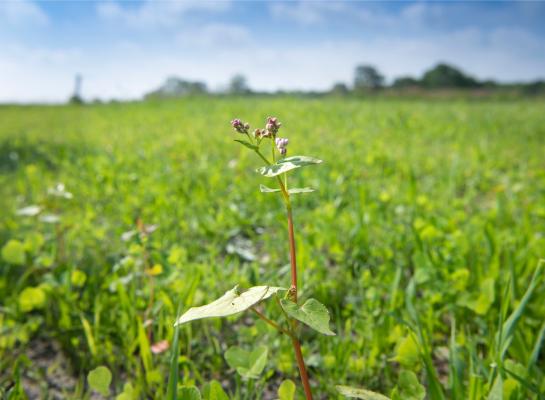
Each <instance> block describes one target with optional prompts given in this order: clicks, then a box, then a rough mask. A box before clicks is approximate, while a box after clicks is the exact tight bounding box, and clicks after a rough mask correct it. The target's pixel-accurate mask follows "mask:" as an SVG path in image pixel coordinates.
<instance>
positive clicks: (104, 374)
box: [87, 366, 112, 396]
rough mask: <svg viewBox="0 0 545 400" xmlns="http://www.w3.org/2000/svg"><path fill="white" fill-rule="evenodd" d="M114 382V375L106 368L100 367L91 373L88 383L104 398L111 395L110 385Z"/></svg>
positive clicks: (88, 376)
mask: <svg viewBox="0 0 545 400" xmlns="http://www.w3.org/2000/svg"><path fill="white" fill-rule="evenodd" d="M111 382H112V373H111V372H110V370H109V369H108V368H106V367H104V366H100V367H97V368H95V369H94V370H92V371H91V372H89V374H88V375H87V383H89V386H90V387H91V389H93V390H95V391H97V392H99V393H100V394H101V395H103V396H108V395H109V394H110V383H111Z"/></svg>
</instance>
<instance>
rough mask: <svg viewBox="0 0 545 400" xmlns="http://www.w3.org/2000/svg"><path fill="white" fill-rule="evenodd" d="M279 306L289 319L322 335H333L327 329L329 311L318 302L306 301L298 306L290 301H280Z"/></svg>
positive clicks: (333, 333)
mask: <svg viewBox="0 0 545 400" xmlns="http://www.w3.org/2000/svg"><path fill="white" fill-rule="evenodd" d="M280 304H281V305H282V308H283V309H284V311H286V313H287V314H288V315H289V316H290V317H292V318H295V319H296V320H298V321H301V322H302V323H304V324H306V325H308V326H309V327H311V328H312V329H314V330H316V331H318V332H320V333H322V334H324V335H328V336H334V335H335V332H333V331H332V330H331V329H329V311H327V308H326V306H324V305H323V304H322V303H320V302H319V301H318V300H315V299H308V300H307V301H305V303H304V304H303V305H301V306H300V305H298V304H296V303H294V302H292V301H290V300H286V299H282V300H280Z"/></svg>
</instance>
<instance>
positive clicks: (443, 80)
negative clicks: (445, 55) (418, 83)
mask: <svg viewBox="0 0 545 400" xmlns="http://www.w3.org/2000/svg"><path fill="white" fill-rule="evenodd" d="M422 84H423V85H424V86H425V87H428V88H473V87H479V86H481V85H480V83H479V82H478V81H477V80H476V79H475V78H473V77H471V76H469V75H466V74H465V73H464V72H462V71H461V70H459V69H458V68H456V67H454V66H451V65H448V64H438V65H436V66H435V67H433V68H432V69H430V70H428V71H426V72H425V73H424V76H423V77H422Z"/></svg>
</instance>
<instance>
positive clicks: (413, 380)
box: [392, 370, 426, 400]
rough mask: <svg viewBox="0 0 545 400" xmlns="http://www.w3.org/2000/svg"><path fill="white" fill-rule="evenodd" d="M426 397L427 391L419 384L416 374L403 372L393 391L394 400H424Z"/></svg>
mask: <svg viewBox="0 0 545 400" xmlns="http://www.w3.org/2000/svg"><path fill="white" fill-rule="evenodd" d="M425 397H426V389H425V388H424V386H422V385H421V384H420V382H418V377H417V376H416V374H415V373H414V372H412V371H407V370H402V371H401V372H400V373H399V380H398V382H397V386H396V387H395V388H394V390H393V391H392V400H424V398H425Z"/></svg>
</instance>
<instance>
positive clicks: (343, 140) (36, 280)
mask: <svg viewBox="0 0 545 400" xmlns="http://www.w3.org/2000/svg"><path fill="white" fill-rule="evenodd" d="M268 115H275V116H277V117H278V118H279V119H280V121H282V123H283V127H282V134H283V135H284V136H287V137H289V139H290V147H289V151H290V154H291V155H296V154H308V155H312V156H316V157H319V158H321V159H323V160H324V163H323V164H322V165H319V166H316V167H312V168H308V169H305V170H304V171H303V170H301V171H297V173H295V174H293V178H291V179H292V182H293V184H294V185H296V184H297V183H303V181H304V185H307V186H312V187H314V188H316V189H317V192H316V193H313V194H311V195H301V196H300V197H297V198H296V199H295V204H294V209H295V215H294V218H295V227H296V240H297V249H298V253H299V262H300V266H301V276H302V278H301V281H302V282H303V286H302V287H301V295H302V297H310V296H312V297H315V298H317V299H318V300H319V301H321V302H322V303H324V304H325V305H326V306H327V307H328V309H329V310H330V311H331V314H332V324H331V325H332V328H333V330H334V331H335V332H336V333H337V336H335V337H333V338H330V337H324V336H320V335H318V334H315V333H312V332H310V331H306V330H305V331H304V338H305V340H304V353H305V356H306V358H307V360H308V361H307V362H308V365H309V369H310V374H311V379H312V383H313V385H314V386H315V388H316V394H317V398H320V399H326V398H327V399H329V398H337V396H338V395H337V394H335V393H336V392H335V390H334V385H336V384H350V385H353V386H363V387H367V388H369V389H373V390H377V391H380V392H383V393H389V392H390V391H391V390H392V388H393V387H394V386H395V385H396V384H397V382H398V376H399V372H400V370H402V369H404V370H410V371H414V372H415V373H416V374H417V376H418V378H419V380H420V382H421V383H423V384H424V385H425V386H426V387H427V388H428V390H429V388H430V386H433V385H440V387H441V388H442V390H443V391H444V393H445V396H446V397H447V398H453V399H468V398H471V399H480V398H484V397H485V394H487V393H488V392H489V389H490V387H491V386H492V384H493V382H491V381H490V377H491V376H493V375H492V374H491V372H492V371H493V368H494V366H493V363H494V362H496V360H497V355H498V348H497V346H498V341H499V338H498V337H497V333H498V332H499V331H500V330H501V329H500V324H501V323H502V322H503V321H504V320H505V318H506V317H507V316H508V315H509V314H510V313H511V312H512V311H513V310H515V309H516V308H517V306H519V305H520V301H521V299H522V297H523V295H524V293H525V291H526V289H527V288H528V286H529V282H530V279H531V277H532V275H533V273H534V271H535V270H536V266H537V264H538V261H539V259H540V257H544V254H545V253H544V250H545V237H544V234H545V202H544V196H545V172H544V171H545V170H544V167H545V160H544V158H543V154H545V152H544V150H545V114H544V113H543V102H542V101H539V100H534V101H532V100H524V99H521V100H517V101H484V100H481V101H477V100H465V101H463V100H452V99H451V100H448V99H446V100H441V101H431V100H425V99H424V100H416V101H407V100H399V99H397V100H396V99H372V98H371V99H366V100H363V99H359V98H321V99H301V98H293V97H275V98H271V97H262V96H256V97H253V98H248V97H223V98H222V97H216V98H211V97H199V96H197V97H188V98H185V99H177V100H162V101H161V100H153V101H146V102H134V103H111V104H95V105H86V106H80V105H63V106H60V105H59V106H2V107H0V121H2V123H1V124H0V207H1V210H2V211H1V212H0V245H1V246H2V261H1V268H0V299H1V301H0V388H2V390H4V391H7V389H8V388H11V387H13V385H16V384H17V382H20V383H21V384H22V385H23V386H24V387H25V388H26V390H27V394H28V395H29V396H30V397H31V398H40V397H41V396H45V394H46V393H48V395H49V398H74V399H80V398H83V397H84V396H90V392H88V391H87V388H86V386H85V376H86V374H87V373H88V372H89V371H90V370H91V369H93V368H95V367H96V366H97V365H106V366H108V367H109V368H110V370H111V371H112V374H113V383H112V385H111V387H110V389H111V393H112V395H113V394H119V393H121V392H122V391H123V385H124V384H126V383H130V384H131V386H132V388H133V389H134V390H135V393H137V396H140V397H141V398H160V397H161V396H162V395H163V394H164V392H165V389H166V379H167V376H168V369H169V352H168V351H166V352H164V351H163V352H161V351H156V350H157V346H155V347H153V345H157V343H160V342H161V341H164V340H167V341H169V343H170V342H171V340H172V335H173V322H174V320H175V317H176V313H177V308H178V306H179V304H181V307H182V309H186V308H188V307H189V306H190V305H193V304H204V303H205V302H207V301H210V300H213V299H214V298H216V297H218V296H219V295H221V294H222V293H223V292H225V291H226V290H228V289H231V288H232V287H233V286H234V285H235V284H237V283H238V284H240V285H241V286H243V287H249V286H251V285H255V284H258V283H267V284H271V285H279V286H285V285H287V284H288V282H289V266H288V263H289V259H288V254H287V245H286V236H287V232H286V229H285V228H286V227H285V220H284V215H283V211H282V207H281V203H280V199H279V198H278V197H277V196H276V195H275V194H262V193H260V192H259V183H260V182H262V180H261V179H262V178H261V177H260V176H259V175H258V174H256V173H255V172H254V169H255V168H256V167H257V166H259V165H260V163H259V160H258V159H257V158H256V157H254V156H253V155H252V154H250V153H249V152H246V151H243V150H244V149H243V148H242V147H241V146H239V145H238V144H237V143H235V142H233V139H236V138H237V137H236V136H237V134H236V133H234V132H233V131H232V129H231V127H230V126H229V121H230V120H231V119H233V118H234V117H240V118H242V119H244V120H247V121H248V122H250V124H251V125H252V127H260V126H261V125H262V124H263V121H264V120H265V118H266V117H267V116H268ZM537 285H538V286H537V288H536V290H535V292H534V294H533V296H532V297H531V299H530V300H529V302H528V303H527V304H526V308H525V310H524V313H523V315H522V317H521V318H520V319H519V320H518V324H517V325H516V328H515V330H514V333H513V335H512V337H511V339H512V341H511V345H510V347H509V349H508V350H507V353H506V357H505V363H506V365H507V366H508V369H510V370H511V371H515V372H516V375H517V377H518V378H520V379H517V378H514V377H513V376H511V375H509V376H507V377H506V380H505V381H504V383H503V385H502V386H501V388H500V389H497V391H496V393H503V397H494V398H504V399H528V398H536V399H537V398H539V396H540V395H539V394H538V393H540V392H541V393H543V391H544V390H545V386H544V382H545V379H544V378H545V377H544V372H543V371H544V369H545V357H544V354H543V349H542V348H541V344H542V341H543V336H544V334H545V325H544V316H545V297H544V294H543V293H545V292H544V282H543V279H542V278H540V279H538V281H537ZM272 309H274V306H272V307H271V310H272ZM248 318H249V317H241V318H230V319H229V320H224V321H220V320H209V321H205V322H198V323H195V324H193V325H192V326H188V327H184V328H183V329H182V330H181V337H180V343H181V353H180V358H179V365H180V379H181V381H180V383H183V384H188V385H191V384H196V385H197V386H201V385H202V384H203V383H205V382H207V381H209V380H211V379H216V380H218V381H220V382H221V383H222V385H223V387H224V389H225V390H226V391H228V392H229V393H230V395H232V396H233V397H234V398H241V399H244V398H274V396H275V393H276V389H277V387H278V384H279V383H280V382H281V381H282V380H283V379H284V378H291V379H293V380H294V381H297V371H296V369H295V366H294V364H293V361H292V349H291V346H290V343H289V341H288V340H286V338H283V337H280V336H278V335H277V334H276V332H274V331H272V330H271V329H270V328H269V327H267V326H266V325H264V324H263V323H261V322H260V321H258V322H256V324H255V326H254V325H252V324H250V323H249V322H250V321H249V320H248ZM411 327H412V329H411ZM411 332H420V333H421V335H420V336H419V335H412V334H411ZM256 342H260V343H266V344H267V345H268V346H269V348H270V349H269V359H268V363H267V366H266V368H265V371H264V373H263V375H262V377H261V378H260V380H258V382H257V383H256V384H255V386H253V388H251V387H250V386H249V385H250V384H249V383H248V382H245V381H243V380H241V379H240V378H238V377H237V376H236V374H235V373H234V371H233V370H231V369H229V367H228V365H227V364H226V362H225V361H224V358H223V353H224V351H225V349H226V348H227V347H228V346H231V345H240V346H242V347H243V348H246V349H251V348H252V347H254V346H255V343H256ZM150 346H152V349H153V351H152V350H151V349H150ZM159 350H160V349H159ZM156 353H157V354H156ZM426 357H427V358H426ZM426 360H429V361H430V363H426V362H425V361H426ZM434 379H435V381H434ZM432 394H433V393H432ZM298 395H299V396H300V395H302V393H299V392H298ZM429 395H430V394H429ZM93 396H96V393H95V394H94V395H93ZM430 396H431V395H430ZM541 396H542V395H541ZM430 398H434V397H430ZM488 398H492V397H488Z"/></svg>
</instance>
